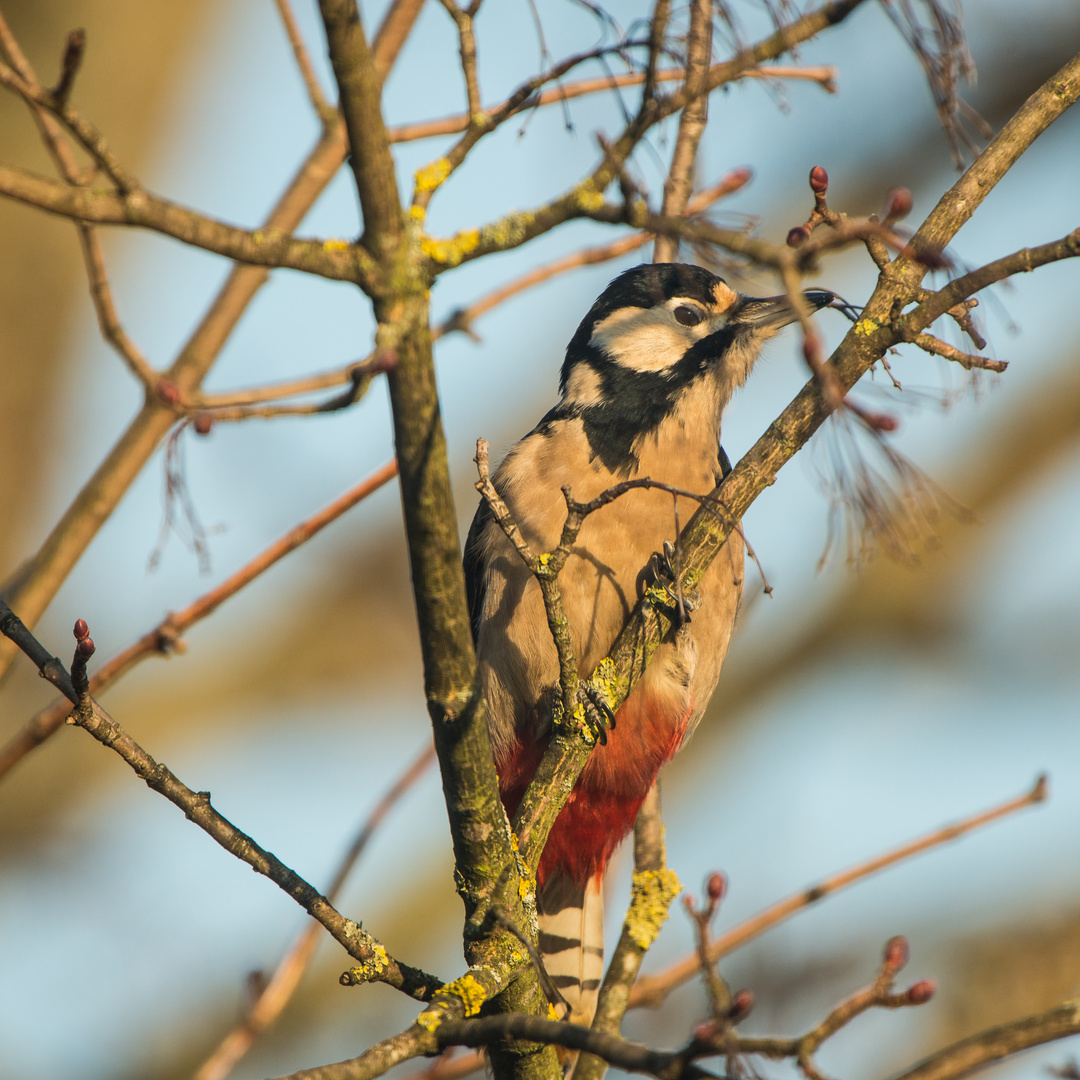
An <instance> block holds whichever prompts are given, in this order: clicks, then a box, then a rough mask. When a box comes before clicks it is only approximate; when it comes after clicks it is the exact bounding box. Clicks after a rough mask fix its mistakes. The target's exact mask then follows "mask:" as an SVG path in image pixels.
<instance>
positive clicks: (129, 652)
mask: <svg viewBox="0 0 1080 1080" xmlns="http://www.w3.org/2000/svg"><path fill="white" fill-rule="evenodd" d="M396 474H397V463H396V462H393V461H391V462H389V463H388V464H387V465H384V466H383V467H382V468H381V469H379V470H378V471H377V472H375V473H373V474H372V475H371V476H369V477H367V479H365V480H363V481H361V482H360V483H359V484H358V485H357V486H356V487H354V488H352V489H351V490H350V491H347V492H345V494H344V495H342V496H341V497H340V498H338V499H335V500H334V502H332V503H331V504H330V505H329V506H326V507H324V508H323V509H322V510H320V511H319V512H318V513H317V514H314V515H313V516H312V517H310V518H308V519H307V520H306V521H303V522H301V523H300V524H299V525H297V526H295V527H294V528H292V529H290V530H289V531H288V532H287V533H286V534H285V535H284V536H282V537H281V538H280V539H278V540H277V541H275V542H274V543H273V544H271V545H270V546H269V547H268V548H266V549H265V550H264V551H262V552H261V553H260V554H259V555H257V556H256V557H255V558H254V559H252V560H251V562H249V563H247V564H246V565H245V566H242V567H241V568H240V569H239V570H238V571H237V572H236V573H235V574H233V575H231V576H230V577H228V578H227V579H226V580H225V581H223V582H222V583H221V584H220V585H218V586H217V587H216V588H213V589H211V590H210V591H209V592H208V593H205V594H204V595H202V596H200V597H199V598H198V599H197V600H195V601H194V602H193V603H191V604H189V605H188V606H187V607H186V608H184V609H183V610H182V611H176V612H170V613H169V614H168V615H166V616H165V618H164V619H163V620H162V621H161V622H160V623H158V625H157V626H155V627H154V629H153V630H150V631H148V632H147V633H145V634H143V636H142V637H141V638H139V640H138V641H136V642H134V643H133V644H132V645H129V646H128V647H127V648H126V649H124V650H123V651H122V652H120V653H118V654H117V655H116V656H114V657H113V658H112V659H111V660H108V661H107V662H106V663H104V664H102V665H101V667H99V668H98V669H97V671H95V672H94V674H93V675H92V676H91V678H90V693H91V694H99V693H101V691H103V690H105V689H106V688H107V687H109V686H111V685H112V684H113V683H114V682H116V681H117V680H118V679H120V678H121V677H122V676H124V675H126V674H127V673H128V672H129V671H130V670H131V669H132V668H134V667H135V666H136V665H137V664H139V663H141V662H142V661H143V660H145V659H147V658H148V657H150V656H167V655H169V654H170V653H172V652H177V651H180V650H181V648H182V644H183V643H182V642H181V640H180V636H181V634H183V633H184V632H185V631H187V630H188V629H190V628H191V627H192V626H194V625H195V624H196V623H197V622H199V621H200V620H202V619H205V618H206V617H207V616H208V615H210V614H212V613H213V612H214V611H216V610H217V609H218V608H219V607H220V606H221V605H222V604H223V603H225V601H226V600H228V599H230V598H231V597H233V596H235V595H236V594H237V593H238V592H240V590H241V589H243V588H245V587H246V586H247V585H250V584H251V582H252V581H254V580H255V579H256V578H257V577H259V576H260V575H261V574H263V573H265V572H266V571H267V570H269V569H270V567H271V566H273V565H274V564H275V563H276V562H278V561H279V560H280V559H283V558H284V557H285V556H286V555H288V554H289V553H290V552H292V551H295V550H296V549H297V548H298V547H300V546H301V545H302V544H304V543H306V542H307V541H308V540H310V539H311V538H312V537H313V536H315V535H317V534H318V533H319V532H320V531H322V529H324V528H326V526H327V525H329V524H330V523H331V522H332V521H335V520H337V518H338V517H340V516H341V515H342V514H343V513H345V511H346V510H350V509H351V508H352V507H354V506H355V505H356V504H357V503H358V502H360V501H361V500H362V499H365V498H367V496H368V495H370V494H371V493H372V492H374V491H377V490H378V489H379V488H380V487H382V486H383V485H384V484H386V483H388V482H389V481H390V480H392V479H393V478H394V476H395V475H396ZM70 712H71V708H70V706H69V705H68V703H67V702H66V701H64V700H63V699H61V700H60V701H55V702H53V703H52V704H51V705H48V706H46V707H45V708H44V709H42V710H41V711H40V712H39V713H38V714H37V715H36V716H34V717H32V718H31V719H30V720H29V721H28V722H27V723H26V724H25V725H24V726H23V728H22V729H21V730H20V731H18V732H17V733H16V734H15V735H13V736H12V737H11V738H10V739H9V740H8V741H7V742H6V743H5V744H4V745H3V746H0V780H2V779H3V778H4V776H6V775H7V773H8V772H10V770H11V769H13V768H14V767H15V766H16V765H17V764H18V763H19V762H20V761H22V759H23V758H24V757H26V755H27V754H29V753H30V752H31V751H32V750H34V749H35V748H36V747H38V746H40V745H41V744H42V743H43V742H45V740H46V739H48V738H49V737H50V736H51V735H53V734H54V733H55V732H57V731H58V730H59V729H60V728H61V727H63V724H64V721H65V720H66V719H67V717H68V714H69V713H70Z"/></svg>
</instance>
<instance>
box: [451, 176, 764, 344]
mask: <svg viewBox="0 0 1080 1080" xmlns="http://www.w3.org/2000/svg"><path fill="white" fill-rule="evenodd" d="M749 180H750V170H749V169H733V170H732V171H731V172H729V173H728V174H727V175H726V176H724V177H723V178H722V179H720V180H719V181H718V182H717V183H715V184H713V185H711V186H710V187H707V188H703V189H702V190H701V191H699V192H698V193H697V194H696V195H694V196H693V198H691V200H690V202H689V205H688V206H687V208H686V209H687V213H688V214H698V213H700V212H701V211H703V210H706V209H707V208H708V207H709V206H711V205H712V204H713V203H714V202H717V201H718V200H719V199H722V198H724V196H726V195H730V194H731V193H732V192H734V191H738V190H739V189H740V188H742V187H744V186H745V185H746V184H747V183H748V182H749ZM651 238H652V233H647V232H644V233H637V234H635V235H632V236H625V237H623V238H622V239H621V240H613V241H612V242H611V243H610V244H601V245H599V246H597V247H588V248H582V249H581V250H580V251H575V252H573V253H572V254H570V255H566V256H564V257H563V258H561V259H555V260H553V261H552V262H549V263H545V264H544V265H543V266H538V267H537V268H536V269H534V270H530V271H528V272H527V273H525V274H522V275H521V277H519V278H515V279H514V280H513V281H510V282H508V283H507V284H506V285H503V286H501V287H500V288H498V289H494V290H493V291H492V292H490V293H488V294H487V296H484V297H482V298H481V299H479V300H477V301H475V302H474V303H472V304H470V305H469V306H468V307H466V308H459V309H458V310H457V311H454V312H451V313H450V315H449V316H447V318H446V319H444V320H443V321H442V322H441V323H440V324H439V325H438V326H436V327H435V328H434V329H433V330H432V338H433V339H434V340H438V339H439V338H441V337H444V336H445V335H446V334H449V333H451V332H453V331H460V332H461V333H465V334H469V335H470V336H472V337H475V334H474V332H473V323H474V322H475V321H476V320H477V319H478V318H479V317H480V316H481V315H486V314H487V313H488V312H489V311H491V310H492V308H495V307H497V306H498V305H499V304H501V303H504V302H505V301H506V300H509V299H510V298H511V297H513V296H517V295H518V294H519V293H522V292H525V291H526V290H527V289H531V288H532V287H533V286H535V285H539V284H541V283H543V282H545V281H549V280H550V279H551V278H554V277H558V276H559V275H560V274H565V273H567V272H568V271H570V270H577V269H578V268H580V267H582V266H594V265H596V264H597V263H604V262H610V261H611V260H612V259H618V258H620V257H621V256H623V255H628V254H629V253H630V252H631V251H637V250H638V249H639V248H642V247H644V246H645V245H646V244H647V243H648V242H649V240H650V239H651Z"/></svg>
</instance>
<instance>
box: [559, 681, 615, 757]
mask: <svg viewBox="0 0 1080 1080" xmlns="http://www.w3.org/2000/svg"><path fill="white" fill-rule="evenodd" d="M576 696H577V705H576V706H575V707H574V711H573V715H572V720H573V721H576V722H578V723H580V724H582V725H583V726H584V728H585V730H586V731H588V732H589V734H590V735H591V736H592V738H593V740H594V741H595V742H599V743H600V745H601V746H606V745H607V733H608V729H612V730H613V729H614V727H615V713H614V712H613V711H612V708H611V706H610V705H608V703H607V701H606V700H605V698H604V695H603V694H602V693H601V692H600V691H599V690H597V689H596V687H594V686H592V685H590V684H589V683H587V682H586V681H585V680H584V679H578V687H577V695H576ZM552 700H553V701H554V702H555V708H554V714H555V715H554V721H555V724H556V725H558V724H560V723H565V722H566V716H565V710H564V709H563V704H562V694H561V693H560V692H559V687H558V686H555V687H553V688H552Z"/></svg>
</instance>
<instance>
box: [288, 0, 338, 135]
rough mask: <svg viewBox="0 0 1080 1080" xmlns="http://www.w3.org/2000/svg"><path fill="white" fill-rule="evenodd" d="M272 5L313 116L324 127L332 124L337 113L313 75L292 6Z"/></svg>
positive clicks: (316, 77)
mask: <svg viewBox="0 0 1080 1080" xmlns="http://www.w3.org/2000/svg"><path fill="white" fill-rule="evenodd" d="M274 3H275V4H277V9H278V15H279V16H280V17H281V22H282V25H283V26H284V27H285V34H286V35H287V37H288V39H289V44H290V45H291V46H292V50H293V56H295V57H296V66H297V67H298V68H299V69H300V78H301V79H303V80H304V88H305V89H306V90H307V95H308V100H309V101H310V102H311V107H312V108H313V109H314V110H315V115H316V116H318V118H319V119H320V120H321V121H322V123H323V126H324V127H325V126H326V125H328V124H332V123H333V122H334V121H335V120H336V119H337V116H338V111H337V109H336V108H335V107H334V106H333V105H331V104H330V102H329V101H327V100H326V95H325V94H324V93H323V90H322V87H321V86H320V85H319V77H318V75H316V74H315V67H314V65H313V64H312V62H311V56H310V55H309V54H308V49H307V45H305V44H304V37H303V35H302V34H301V33H300V27H299V25H298V24H297V22H296V16H295V15H293V11H292V6H291V5H290V4H289V0H274Z"/></svg>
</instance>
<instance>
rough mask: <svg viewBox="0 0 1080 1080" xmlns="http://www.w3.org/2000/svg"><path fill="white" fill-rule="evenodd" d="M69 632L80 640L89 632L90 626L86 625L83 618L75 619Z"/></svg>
mask: <svg viewBox="0 0 1080 1080" xmlns="http://www.w3.org/2000/svg"><path fill="white" fill-rule="evenodd" d="M71 632H72V633H73V634H74V635H75V637H76V638H79V639H80V640H81V639H82V638H84V637H86V635H87V634H89V633H90V627H89V626H87V625H86V620H85V619H76V620H75V626H74V628H73V629H72V631H71Z"/></svg>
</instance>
